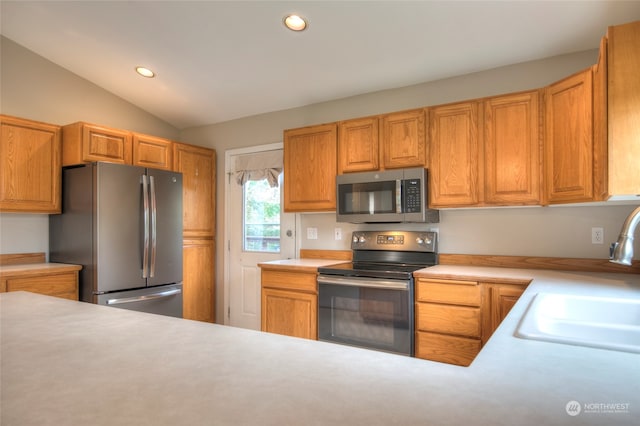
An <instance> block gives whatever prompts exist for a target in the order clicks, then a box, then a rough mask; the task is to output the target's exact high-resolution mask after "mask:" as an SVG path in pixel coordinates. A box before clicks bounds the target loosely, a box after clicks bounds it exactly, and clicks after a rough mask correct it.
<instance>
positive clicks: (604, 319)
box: [515, 293, 640, 353]
mask: <svg viewBox="0 0 640 426" xmlns="http://www.w3.org/2000/svg"><path fill="white" fill-rule="evenodd" d="M515 335H516V336H517V337H520V338H523V339H533V340H543V341H547V342H555V343H565V344H569V345H578V346H589V347H594V348H603V349H611V350H616V351H625V352H636V353H640V299H612V298H604V297H591V296H574V295H565V294H553V293H538V294H537V295H536V296H535V297H534V298H533V300H532V301H531V303H530V304H529V307H528V308H527V311H526V313H525V314H524V316H523V317H522V320H521V321H520V324H519V326H518V329H517V330H516V333H515Z"/></svg>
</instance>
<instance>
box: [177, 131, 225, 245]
mask: <svg viewBox="0 0 640 426" xmlns="http://www.w3.org/2000/svg"><path fill="white" fill-rule="evenodd" d="M173 149H174V152H173V158H174V170H175V171H177V172H181V173H182V206H183V209H182V214H183V225H182V226H183V235H184V237H185V238H194V237H213V236H214V235H215V211H216V210H215V208H216V204H215V185H216V152H215V151H214V150H212V149H208V148H202V147H197V146H193V145H187V144H182V143H174V144H173Z"/></svg>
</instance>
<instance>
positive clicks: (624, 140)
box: [601, 21, 640, 196]
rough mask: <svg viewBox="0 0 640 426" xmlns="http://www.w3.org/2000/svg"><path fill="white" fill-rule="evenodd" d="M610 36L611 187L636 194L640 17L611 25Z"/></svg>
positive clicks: (639, 182) (639, 188) (639, 181)
mask: <svg viewBox="0 0 640 426" xmlns="http://www.w3.org/2000/svg"><path fill="white" fill-rule="evenodd" d="M607 37H608V50H607V52H605V57H606V58H608V68H607V67H604V69H608V76H607V77H606V78H607V81H608V93H607V98H608V105H607V103H606V98H605V99H604V100H602V101H601V104H604V105H607V106H608V141H609V152H608V154H609V160H608V161H609V167H608V168H609V176H608V190H609V194H610V195H614V196H615V195H618V196H621V195H624V196H629V195H632V196H636V195H637V194H640V167H638V159H639V158H640V130H639V129H640V78H638V70H640V21H636V22H632V23H629V24H624V25H618V26H615V27H610V28H609V31H608V34H607ZM605 46H606V44H605ZM601 50H603V49H602V48H601ZM601 53H602V52H601ZM601 62H602V61H601ZM605 130H606V129H605Z"/></svg>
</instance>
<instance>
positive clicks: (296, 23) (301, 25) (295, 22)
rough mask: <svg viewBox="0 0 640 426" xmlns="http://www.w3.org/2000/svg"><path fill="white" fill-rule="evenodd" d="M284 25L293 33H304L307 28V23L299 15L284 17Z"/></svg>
mask: <svg viewBox="0 0 640 426" xmlns="http://www.w3.org/2000/svg"><path fill="white" fill-rule="evenodd" d="M284 25H285V26H286V27H287V28H289V29H290V30H291V31H303V30H304V29H306V28H307V21H305V20H304V18H301V17H300V16H298V15H287V16H285V17H284Z"/></svg>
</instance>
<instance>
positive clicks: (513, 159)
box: [482, 91, 542, 205]
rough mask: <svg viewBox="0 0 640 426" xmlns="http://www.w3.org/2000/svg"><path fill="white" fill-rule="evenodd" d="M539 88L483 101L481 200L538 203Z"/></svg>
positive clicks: (508, 203)
mask: <svg viewBox="0 0 640 426" xmlns="http://www.w3.org/2000/svg"><path fill="white" fill-rule="evenodd" d="M538 98H539V95H538V91H531V92H525V93H519V94H518V93H516V94H511V95H505V96H497V97H492V98H489V99H487V100H485V102H484V120H483V122H482V124H483V125H484V140H483V142H484V201H485V203H486V204H491V205H527V204H540V199H541V197H540V195H541V194H540V186H541V173H542V164H541V162H540V161H541V160H540V156H541V154H540V151H541V148H542V145H541V143H542V141H541V139H540V131H539V116H540V107H539V101H538Z"/></svg>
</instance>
